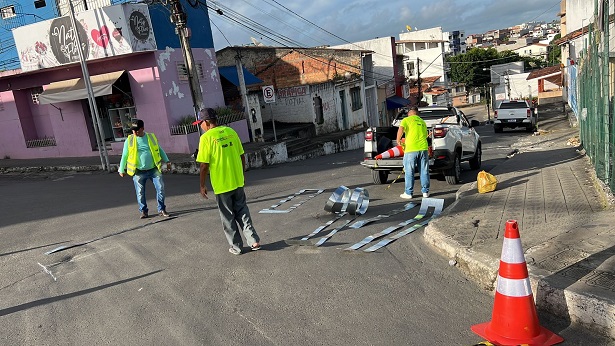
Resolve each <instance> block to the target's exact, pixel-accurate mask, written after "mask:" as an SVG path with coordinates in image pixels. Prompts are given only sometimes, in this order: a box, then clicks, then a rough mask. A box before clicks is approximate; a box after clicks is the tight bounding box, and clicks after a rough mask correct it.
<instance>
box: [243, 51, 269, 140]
mask: <svg viewBox="0 0 615 346" xmlns="http://www.w3.org/2000/svg"><path fill="white" fill-rule="evenodd" d="M235 65H236V67H237V79H238V80H239V90H240V92H241V102H242V103H243V114H244V116H245V117H246V123H247V124H248V131H249V132H250V140H251V141H254V140H255V137H256V134H255V133H254V129H253V126H252V121H251V120H250V105H249V103H248V91H247V89H246V80H245V78H244V75H243V64H242V63H241V52H240V50H239V49H238V50H237V55H236V56H235ZM272 121H273V120H272ZM273 128H274V133H275V124H273ZM274 137H275V136H274Z"/></svg>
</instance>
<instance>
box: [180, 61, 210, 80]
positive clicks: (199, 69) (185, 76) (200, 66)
mask: <svg viewBox="0 0 615 346" xmlns="http://www.w3.org/2000/svg"><path fill="white" fill-rule="evenodd" d="M196 70H197V74H198V76H199V78H204V76H203V64H201V63H200V62H199V63H197V64H196ZM177 75H178V77H179V81H180V82H188V69H187V68H186V64H184V63H177Z"/></svg>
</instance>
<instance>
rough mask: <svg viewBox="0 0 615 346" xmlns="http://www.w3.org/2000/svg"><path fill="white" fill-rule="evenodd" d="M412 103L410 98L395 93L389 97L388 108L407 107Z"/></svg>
mask: <svg viewBox="0 0 615 346" xmlns="http://www.w3.org/2000/svg"><path fill="white" fill-rule="evenodd" d="M409 104H410V100H408V99H405V98H403V97H401V96H397V95H393V96H391V97H387V109H396V108H402V107H406V106H407V105H409Z"/></svg>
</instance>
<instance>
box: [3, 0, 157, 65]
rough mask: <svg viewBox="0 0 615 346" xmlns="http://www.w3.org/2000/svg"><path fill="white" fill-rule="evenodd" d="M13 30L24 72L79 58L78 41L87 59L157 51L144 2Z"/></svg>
mask: <svg viewBox="0 0 615 346" xmlns="http://www.w3.org/2000/svg"><path fill="white" fill-rule="evenodd" d="M75 19H76V25H75V27H76V30H75V27H74V26H73V24H72V20H71V19H70V17H68V16H65V17H60V18H55V19H50V20H47V21H42V22H38V23H34V24H30V25H25V26H22V27H19V28H16V29H14V30H13V37H14V39H15V46H16V47H17V51H18V54H19V60H20V63H21V68H22V70H23V71H33V70H38V69H42V68H48V67H54V66H59V65H63V64H69V63H73V62H76V61H79V43H78V39H79V41H80V42H81V51H82V52H83V56H84V58H85V59H86V60H94V59H100V58H105V57H110V56H116V55H122V54H128V53H133V52H137V51H148V50H156V40H155V38H154V32H153V28H152V25H151V19H150V17H149V11H148V8H147V5H144V4H124V5H116V6H110V7H105V8H104V11H103V9H94V10H90V11H85V12H80V13H77V14H76V15H75Z"/></svg>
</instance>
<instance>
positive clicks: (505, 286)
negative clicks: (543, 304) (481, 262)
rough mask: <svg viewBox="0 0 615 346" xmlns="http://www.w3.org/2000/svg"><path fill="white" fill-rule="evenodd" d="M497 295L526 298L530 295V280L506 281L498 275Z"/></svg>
mask: <svg viewBox="0 0 615 346" xmlns="http://www.w3.org/2000/svg"><path fill="white" fill-rule="evenodd" d="M496 290H497V291H498V293H500V294H502V295H505V296H508V297H527V296H531V295H532V287H531V286H530V279H529V278H525V279H507V278H503V277H501V276H500V275H498V283H497V289H496Z"/></svg>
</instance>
